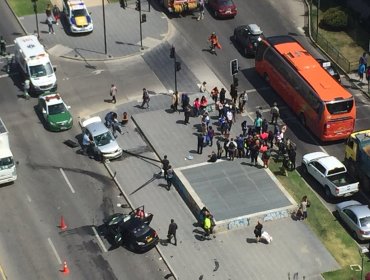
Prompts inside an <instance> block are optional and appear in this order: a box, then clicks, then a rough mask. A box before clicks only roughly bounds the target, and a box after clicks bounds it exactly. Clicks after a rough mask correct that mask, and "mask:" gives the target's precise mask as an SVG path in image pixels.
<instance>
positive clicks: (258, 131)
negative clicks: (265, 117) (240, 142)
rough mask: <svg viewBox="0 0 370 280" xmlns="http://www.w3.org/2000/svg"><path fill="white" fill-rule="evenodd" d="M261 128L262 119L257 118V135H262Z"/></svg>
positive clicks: (255, 121) (255, 129)
mask: <svg viewBox="0 0 370 280" xmlns="http://www.w3.org/2000/svg"><path fill="white" fill-rule="evenodd" d="M261 128H262V118H261V117H259V116H257V117H256V118H255V119H254V132H256V133H257V134H260V133H261Z"/></svg>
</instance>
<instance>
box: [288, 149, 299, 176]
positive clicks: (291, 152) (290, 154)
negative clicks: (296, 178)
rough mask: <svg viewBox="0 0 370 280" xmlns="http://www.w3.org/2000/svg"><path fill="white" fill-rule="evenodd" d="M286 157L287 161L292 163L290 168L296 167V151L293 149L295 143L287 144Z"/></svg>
mask: <svg viewBox="0 0 370 280" xmlns="http://www.w3.org/2000/svg"><path fill="white" fill-rule="evenodd" d="M288 157H289V161H290V162H291V163H292V169H293V170H294V169H295V168H296V166H295V162H296V157H297V152H296V149H295V145H294V146H293V145H289V147H288Z"/></svg>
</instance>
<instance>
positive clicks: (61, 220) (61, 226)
mask: <svg viewBox="0 0 370 280" xmlns="http://www.w3.org/2000/svg"><path fill="white" fill-rule="evenodd" d="M59 227H60V229H61V230H65V229H67V225H66V223H65V222H64V217H63V216H61V217H60V226H59Z"/></svg>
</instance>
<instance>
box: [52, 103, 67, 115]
mask: <svg viewBox="0 0 370 280" xmlns="http://www.w3.org/2000/svg"><path fill="white" fill-rule="evenodd" d="M48 109H49V115H57V114H60V113H63V112H65V111H66V110H67V108H66V106H65V105H64V103H59V104H54V105H51V106H48Z"/></svg>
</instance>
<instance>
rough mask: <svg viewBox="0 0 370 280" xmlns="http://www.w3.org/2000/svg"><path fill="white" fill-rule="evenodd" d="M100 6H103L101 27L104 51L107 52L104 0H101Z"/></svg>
mask: <svg viewBox="0 0 370 280" xmlns="http://www.w3.org/2000/svg"><path fill="white" fill-rule="evenodd" d="M101 3H102V6H103V29H104V53H105V54H107V32H106V28H105V6H104V0H101Z"/></svg>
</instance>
